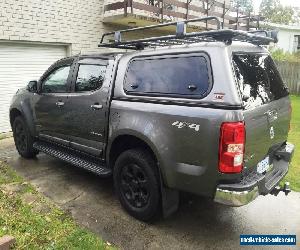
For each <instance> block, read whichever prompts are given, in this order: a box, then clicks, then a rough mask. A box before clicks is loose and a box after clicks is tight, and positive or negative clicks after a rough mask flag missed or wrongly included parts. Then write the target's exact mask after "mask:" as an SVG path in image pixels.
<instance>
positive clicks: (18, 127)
mask: <svg viewBox="0 0 300 250" xmlns="http://www.w3.org/2000/svg"><path fill="white" fill-rule="evenodd" d="M13 136H14V140H15V145H16V149H17V150H18V152H19V154H20V155H21V156H22V157H24V158H33V157H35V156H36V155H37V154H38V151H37V150H36V149H34V148H33V142H34V139H33V137H32V136H31V134H30V132H29V129H28V127H27V125H26V123H25V121H24V119H23V117H21V116H18V117H16V118H15V120H14V122H13Z"/></svg>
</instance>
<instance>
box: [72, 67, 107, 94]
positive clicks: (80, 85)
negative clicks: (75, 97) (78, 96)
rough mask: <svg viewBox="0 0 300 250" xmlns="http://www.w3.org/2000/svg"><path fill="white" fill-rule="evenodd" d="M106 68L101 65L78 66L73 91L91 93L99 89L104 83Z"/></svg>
mask: <svg viewBox="0 0 300 250" xmlns="http://www.w3.org/2000/svg"><path fill="white" fill-rule="evenodd" d="M105 71H106V66H103V65H87V64H86V65H85V64H81V65H79V69H78V74H77V79H76V83H75V90H76V91H77V92H81V91H93V90H96V89H100V88H101V87H102V84H103V82H104V76H105Z"/></svg>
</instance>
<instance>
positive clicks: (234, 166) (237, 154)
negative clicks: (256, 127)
mask: <svg viewBox="0 0 300 250" xmlns="http://www.w3.org/2000/svg"><path fill="white" fill-rule="evenodd" d="M245 137H246V133H245V124H244V122H224V123H222V125H221V130H220V143H219V171H220V172H221V173H240V172H241V171H242V169H243V162H244V152H245Z"/></svg>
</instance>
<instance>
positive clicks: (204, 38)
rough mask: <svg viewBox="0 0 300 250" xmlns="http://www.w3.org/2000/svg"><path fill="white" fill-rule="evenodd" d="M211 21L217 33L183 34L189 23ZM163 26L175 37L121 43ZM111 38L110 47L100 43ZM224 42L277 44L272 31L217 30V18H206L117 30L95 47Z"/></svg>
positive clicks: (138, 47) (137, 47)
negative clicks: (124, 36)
mask: <svg viewBox="0 0 300 250" xmlns="http://www.w3.org/2000/svg"><path fill="white" fill-rule="evenodd" d="M211 20H214V21H216V23H217V30H209V31H202V32H190V33H186V25H187V24H190V23H193V22H207V21H211ZM166 26H176V34H175V35H165V36H159V37H149V38H143V39H138V40H130V41H122V34H124V33H130V32H136V31H144V30H149V29H154V28H161V27H166ZM112 35H113V36H114V41H113V42H110V43H104V38H105V37H107V36H112ZM216 41H219V42H224V43H226V44H229V45H230V44H231V43H232V41H243V42H249V43H252V44H255V45H268V44H270V43H271V42H275V43H276V42H278V39H277V33H276V32H274V31H272V32H269V31H264V30H255V31H251V32H246V31H240V30H228V29H221V22H220V20H219V18H218V17H215V16H208V17H203V18H195V19H190V20H184V21H180V22H169V23H162V24H157V25H150V26H145V27H138V28H131V29H125V30H119V31H115V32H108V33H104V34H103V35H102V38H101V41H100V44H99V45H98V46H99V47H104V48H118V49H132V50H143V49H144V48H147V47H148V48H153V47H163V46H171V45H184V44H192V43H199V42H216Z"/></svg>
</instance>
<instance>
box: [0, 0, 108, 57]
mask: <svg viewBox="0 0 300 250" xmlns="http://www.w3.org/2000/svg"><path fill="white" fill-rule="evenodd" d="M102 18H103V0H89V1H85V0H51V1H50V0H0V41H1V40H3V41H10V40H11V41H32V42H51V43H64V44H70V45H71V46H70V48H71V51H72V54H77V53H79V52H82V53H85V52H87V53H88V52H94V51H96V50H98V48H97V45H98V43H99V41H100V38H101V35H102V33H103V32H104V31H105V28H104V26H103V24H102Z"/></svg>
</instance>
